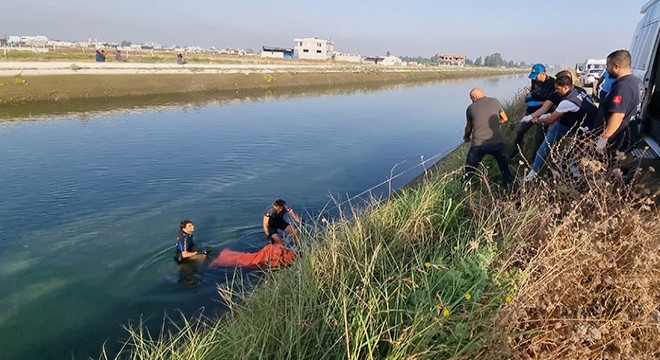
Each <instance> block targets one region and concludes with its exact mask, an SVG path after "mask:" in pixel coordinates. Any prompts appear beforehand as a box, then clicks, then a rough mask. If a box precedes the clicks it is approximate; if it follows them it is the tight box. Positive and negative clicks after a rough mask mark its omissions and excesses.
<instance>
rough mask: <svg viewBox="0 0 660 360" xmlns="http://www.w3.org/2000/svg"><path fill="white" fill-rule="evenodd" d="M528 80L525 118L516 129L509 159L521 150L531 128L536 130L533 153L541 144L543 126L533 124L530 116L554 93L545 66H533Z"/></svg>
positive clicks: (552, 79)
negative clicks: (529, 86)
mask: <svg viewBox="0 0 660 360" xmlns="http://www.w3.org/2000/svg"><path fill="white" fill-rule="evenodd" d="M529 78H530V79H531V80H532V85H531V88H530V91H529V94H528V95H527V97H526V98H525V102H526V103H527V108H526V109H525V116H524V117H523V118H522V120H520V125H518V129H516V142H515V144H513V150H512V152H511V154H510V155H509V157H510V158H514V157H515V156H516V155H518V153H519V152H520V150H521V146H522V142H523V138H524V137H525V134H526V133H527V131H529V129H531V128H532V127H535V128H536V129H535V142H534V153H536V151H537V150H538V149H539V147H540V146H541V142H543V137H544V136H545V134H544V131H543V129H544V128H543V126H541V125H537V124H535V123H533V122H532V121H531V120H532V116H531V115H530V114H532V113H533V112H535V111H536V110H538V109H540V108H541V106H542V105H543V103H544V102H545V101H546V100H549V98H550V96H551V95H552V94H553V93H554V92H555V79H554V78H553V77H552V76H550V75H548V73H546V72H545V66H544V65H543V64H534V65H533V66H532V71H531V72H530V74H529Z"/></svg>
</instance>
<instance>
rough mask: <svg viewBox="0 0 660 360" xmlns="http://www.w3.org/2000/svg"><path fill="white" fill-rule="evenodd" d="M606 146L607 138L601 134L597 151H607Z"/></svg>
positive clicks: (597, 142) (597, 143)
mask: <svg viewBox="0 0 660 360" xmlns="http://www.w3.org/2000/svg"><path fill="white" fill-rule="evenodd" d="M606 147H607V138H604V137H602V136H599V137H598V141H596V152H599V153H603V152H605V148H606Z"/></svg>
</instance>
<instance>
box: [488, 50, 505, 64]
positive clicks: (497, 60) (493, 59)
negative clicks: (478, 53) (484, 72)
mask: <svg viewBox="0 0 660 360" xmlns="http://www.w3.org/2000/svg"><path fill="white" fill-rule="evenodd" d="M504 65H505V62H504V59H502V54H500V53H494V54H490V55H488V56H486V58H485V59H484V66H488V67H500V66H504Z"/></svg>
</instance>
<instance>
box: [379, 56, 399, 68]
mask: <svg viewBox="0 0 660 360" xmlns="http://www.w3.org/2000/svg"><path fill="white" fill-rule="evenodd" d="M380 64H381V65H383V66H401V65H403V60H401V59H399V57H397V56H394V55H387V56H385V57H384V58H383V60H382V61H381V62H380Z"/></svg>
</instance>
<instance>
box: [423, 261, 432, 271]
mask: <svg viewBox="0 0 660 360" xmlns="http://www.w3.org/2000/svg"><path fill="white" fill-rule="evenodd" d="M424 266H425V267H426V268H427V269H428V268H430V267H431V263H430V262H428V261H427V262H425V263H424Z"/></svg>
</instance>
